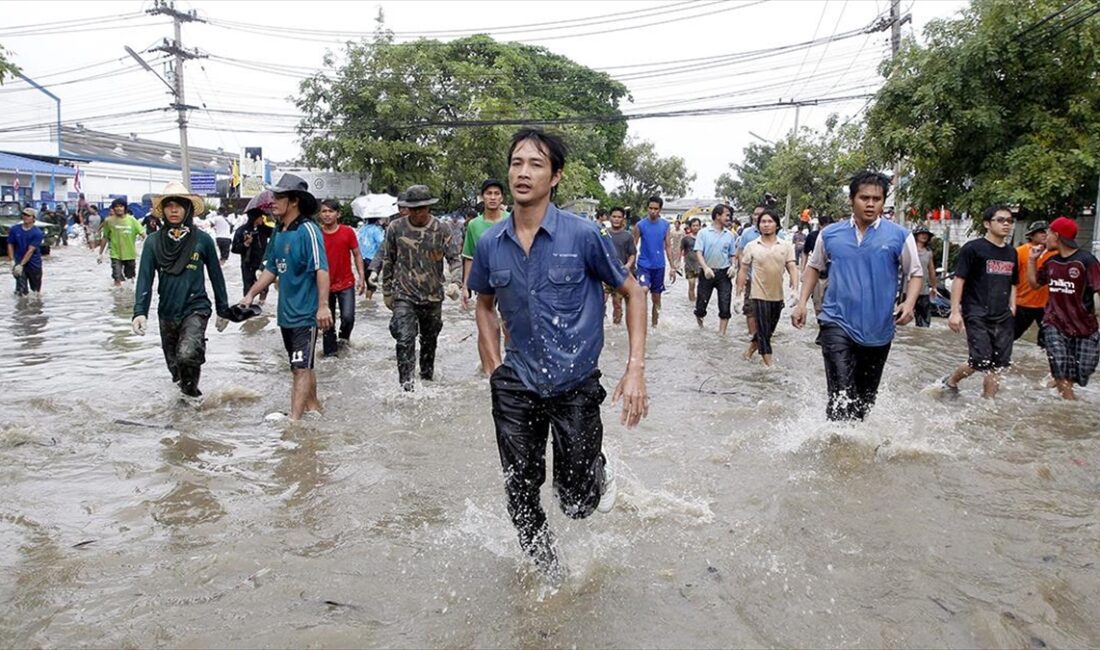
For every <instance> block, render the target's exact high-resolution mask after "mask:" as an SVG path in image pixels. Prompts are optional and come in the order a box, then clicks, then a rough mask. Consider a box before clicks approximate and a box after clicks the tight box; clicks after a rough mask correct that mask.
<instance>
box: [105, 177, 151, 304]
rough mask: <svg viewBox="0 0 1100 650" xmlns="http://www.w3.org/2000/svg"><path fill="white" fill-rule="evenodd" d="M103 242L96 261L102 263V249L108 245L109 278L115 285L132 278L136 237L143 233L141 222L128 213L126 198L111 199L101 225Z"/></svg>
mask: <svg viewBox="0 0 1100 650" xmlns="http://www.w3.org/2000/svg"><path fill="white" fill-rule="evenodd" d="M101 233H102V235H103V243H101V244H100V245H99V257H98V258H96V262H98V263H100V264H102V263H103V249H104V248H107V247H108V246H109V247H110V257H111V278H112V279H113V280H114V281H115V286H116V287H120V286H122V281H123V280H133V279H134V273H135V272H136V265H137V239H138V237H142V236H144V235H145V229H144V228H142V226H141V223H139V222H138V220H137V219H135V218H134V215H132V214H130V212H129V210H128V208H127V206H126V199H121V198H119V199H115V200H114V201H111V213H110V214H109V215H107V219H106V220H104V222H103V225H102V227H101Z"/></svg>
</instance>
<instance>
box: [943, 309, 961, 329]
mask: <svg viewBox="0 0 1100 650" xmlns="http://www.w3.org/2000/svg"><path fill="white" fill-rule="evenodd" d="M947 326H948V327H950V328H951V331H952V332H956V333H958V332H961V331H963V317H962V314H960V313H959V312H957V311H953V312H951V315H950V316H948V317H947Z"/></svg>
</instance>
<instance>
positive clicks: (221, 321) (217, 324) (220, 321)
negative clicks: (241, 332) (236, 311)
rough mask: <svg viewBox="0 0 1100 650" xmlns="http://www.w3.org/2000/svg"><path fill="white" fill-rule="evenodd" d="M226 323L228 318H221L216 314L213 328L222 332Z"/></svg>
mask: <svg viewBox="0 0 1100 650" xmlns="http://www.w3.org/2000/svg"><path fill="white" fill-rule="evenodd" d="M228 325H229V319H228V318H222V317H221V316H218V317H217V318H216V319H215V320H214V329H216V330H218V331H219V332H224V331H225V328H226V326H228Z"/></svg>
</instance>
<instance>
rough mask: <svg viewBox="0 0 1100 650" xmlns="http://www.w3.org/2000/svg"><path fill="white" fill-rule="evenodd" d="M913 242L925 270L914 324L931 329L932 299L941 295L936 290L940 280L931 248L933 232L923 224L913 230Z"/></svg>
mask: <svg viewBox="0 0 1100 650" xmlns="http://www.w3.org/2000/svg"><path fill="white" fill-rule="evenodd" d="M913 240H914V241H916V242H917V257H918V258H920V267H921V268H922V269H924V278H923V282H922V283H921V286H920V295H919V296H917V304H916V306H915V307H914V308H913V322H914V324H915V325H916V326H917V327H931V326H932V299H933V298H935V297H936V295H937V294H938V293H939V291H938V290H937V289H936V287H937V286H938V285H939V279H938V278H937V277H936V262H935V260H934V259H933V255H932V249H931V248H930V247H929V244H930V243H931V241H932V231H931V230H929V229H928V227H927V226H925V225H923V224H922V225H919V226H917V227H916V228H914V229H913Z"/></svg>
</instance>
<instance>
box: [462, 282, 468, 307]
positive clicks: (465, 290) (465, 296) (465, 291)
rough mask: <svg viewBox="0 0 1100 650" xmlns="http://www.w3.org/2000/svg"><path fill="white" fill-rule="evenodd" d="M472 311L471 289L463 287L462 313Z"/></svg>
mask: <svg viewBox="0 0 1100 650" xmlns="http://www.w3.org/2000/svg"><path fill="white" fill-rule="evenodd" d="M469 310H470V287H469V286H467V285H465V284H463V285H462V311H469Z"/></svg>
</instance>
